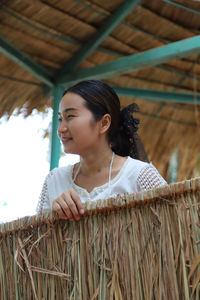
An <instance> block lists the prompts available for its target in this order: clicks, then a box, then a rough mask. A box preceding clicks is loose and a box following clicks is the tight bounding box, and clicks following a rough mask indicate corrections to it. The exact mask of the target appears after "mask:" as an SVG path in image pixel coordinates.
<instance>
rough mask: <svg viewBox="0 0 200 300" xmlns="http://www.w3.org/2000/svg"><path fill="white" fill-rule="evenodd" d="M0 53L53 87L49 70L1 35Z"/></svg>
mask: <svg viewBox="0 0 200 300" xmlns="http://www.w3.org/2000/svg"><path fill="white" fill-rule="evenodd" d="M0 53H2V54H3V55H5V56H6V57H8V58H9V59H11V60H12V61H14V62H15V63H16V64H18V65H19V66H20V67H22V68H23V69H25V70H26V71H28V72H29V73H30V74H32V75H33V76H35V77H36V78H37V79H39V80H40V81H42V82H43V83H45V84H46V85H47V86H48V87H50V88H53V87H54V84H53V82H52V81H51V80H50V76H49V71H48V70H47V69H46V68H44V67H43V66H42V65H40V64H38V63H37V62H35V61H34V60H32V59H31V58H30V57H29V56H28V55H26V54H25V53H23V52H22V51H20V50H18V49H17V48H16V47H15V46H13V45H12V44H11V43H9V42H8V41H6V40H5V39H4V38H3V37H0Z"/></svg>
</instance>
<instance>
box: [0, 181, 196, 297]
mask: <svg viewBox="0 0 200 300" xmlns="http://www.w3.org/2000/svg"><path fill="white" fill-rule="evenodd" d="M199 201H200V178H196V179H192V180H191V181H185V182H180V183H177V184H173V185H170V186H165V187H162V188H159V189H156V190H149V191H147V192H141V193H138V194H132V195H126V196H124V197H123V198H122V197H117V198H115V199H107V200H100V201H97V202H90V203H86V205H85V207H86V212H85V215H84V217H83V218H82V219H81V220H80V221H78V222H69V221H63V220H59V219H58V218H57V217H55V216H52V215H50V214H49V213H48V214H46V215H43V216H33V217H31V218H23V219H21V220H17V221H14V222H11V223H8V224H2V225H1V226H0V295H1V299H2V300H7V299H20V300H23V299H24V300H29V299H52V300H56V299H59V300H61V299H62V300H63V299H76V300H77V299H119V300H120V299H121V300H122V299H123V300H124V299H127V300H128V299H130V300H132V299H136V300H137V299H158V300H160V299H173V300H176V299H177V300H179V299H188V300H189V299H195V300H199V299H200V275H199V274H200V273H199V270H200V230H199V215H200V210H199V207H200V206H199V205H200V202H199Z"/></svg>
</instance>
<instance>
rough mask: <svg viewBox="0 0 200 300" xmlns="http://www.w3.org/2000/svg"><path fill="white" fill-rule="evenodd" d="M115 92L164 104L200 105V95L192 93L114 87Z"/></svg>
mask: <svg viewBox="0 0 200 300" xmlns="http://www.w3.org/2000/svg"><path fill="white" fill-rule="evenodd" d="M112 87H113V88H114V90H115V92H116V93H117V94H118V95H119V96H124V97H131V98H133V97H137V98H142V99H146V100H156V101H159V102H160V101H162V102H173V103H174V102H175V103H182V104H198V105H200V95H195V94H192V93H182V92H171V91H159V90H150V89H139V88H127V87H118V86H112Z"/></svg>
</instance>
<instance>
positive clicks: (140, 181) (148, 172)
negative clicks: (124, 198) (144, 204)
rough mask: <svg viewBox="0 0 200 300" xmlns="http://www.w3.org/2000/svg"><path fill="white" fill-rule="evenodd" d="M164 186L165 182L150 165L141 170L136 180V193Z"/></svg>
mask: <svg viewBox="0 0 200 300" xmlns="http://www.w3.org/2000/svg"><path fill="white" fill-rule="evenodd" d="M166 184H167V182H166V181H165V180H164V178H163V177H162V176H161V175H160V174H159V172H158V171H157V169H156V168H155V167H154V166H153V165H152V164H150V165H149V166H148V167H146V168H143V169H142V170H141V171H140V173H139V176H138V178H137V188H138V191H145V190H149V189H154V188H157V187H161V186H163V185H166Z"/></svg>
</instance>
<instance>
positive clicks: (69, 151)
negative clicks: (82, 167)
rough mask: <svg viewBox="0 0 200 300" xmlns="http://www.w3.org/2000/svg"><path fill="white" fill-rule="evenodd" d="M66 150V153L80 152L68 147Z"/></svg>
mask: <svg viewBox="0 0 200 300" xmlns="http://www.w3.org/2000/svg"><path fill="white" fill-rule="evenodd" d="M64 152H65V153H66V154H78V155H79V152H78V151H76V150H75V149H70V148H67V147H66V148H65V149H64Z"/></svg>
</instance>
